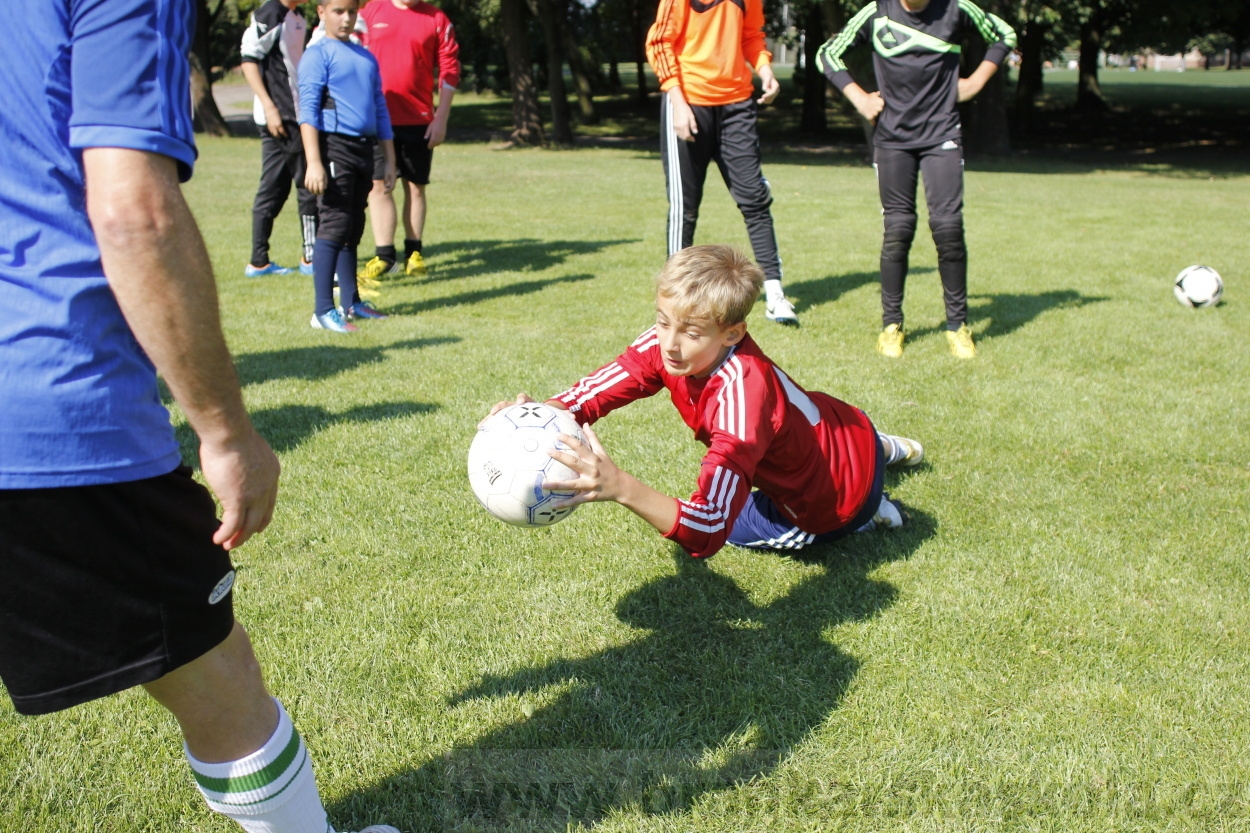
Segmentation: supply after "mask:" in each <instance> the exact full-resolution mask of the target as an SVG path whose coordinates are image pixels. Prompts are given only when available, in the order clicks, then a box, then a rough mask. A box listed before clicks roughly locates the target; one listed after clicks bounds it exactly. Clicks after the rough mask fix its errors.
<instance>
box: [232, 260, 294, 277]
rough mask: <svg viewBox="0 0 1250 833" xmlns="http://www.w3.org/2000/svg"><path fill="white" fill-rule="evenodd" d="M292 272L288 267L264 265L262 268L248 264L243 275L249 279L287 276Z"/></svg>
mask: <svg viewBox="0 0 1250 833" xmlns="http://www.w3.org/2000/svg"><path fill="white" fill-rule="evenodd" d="M294 271H295V270H294V269H292V268H291V267H290V266H279V265H278V264H276V263H266V264H265V265H264V266H253V265H252V264H250V263H249V264H248V265H247V268H246V269H244V270H243V274H244V275H246V276H247V277H249V278H263V277H267V276H268V275H289V274H291V273H292V272H294Z"/></svg>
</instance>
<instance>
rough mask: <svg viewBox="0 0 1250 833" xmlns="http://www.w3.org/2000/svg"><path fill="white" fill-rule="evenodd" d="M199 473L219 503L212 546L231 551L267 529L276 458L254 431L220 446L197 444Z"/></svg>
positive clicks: (273, 498)
mask: <svg viewBox="0 0 1250 833" xmlns="http://www.w3.org/2000/svg"><path fill="white" fill-rule="evenodd" d="M200 470H201V471H202V472H204V479H205V480H206V481H208V486H209V488H210V489H212V490H213V494H215V495H217V499H218V500H219V501H221V508H222V518H221V526H220V527H218V529H217V532H216V533H215V534H214V535H213V543H214V544H218V545H220V546H222V547H224V548H225V549H228V550H232V549H234V548H235V547H237V546H239V545H241V544H242V543H244V542H245V541H247V539H248V538H251V537H252V535H254V534H255V533H257V532H260V531H261V530H263V529H264V528H265V527H267V526H269V521H270V520H272V519H273V508H274V504H275V503H276V502H277V499H278V475H279V473H280V471H281V467H280V466H279V464H278V458H277V456H275V455H274V453H273V451H272V450H271V449H270V448H269V446H268V445H267V444H266V443H265V441H264V440H263V439H261V436H260V435H259V434H257V433H256V431H255V430H252V431H250V432H248V433H247V434H245V435H243V436H242V437H240V438H238V439H236V440H233V441H230V442H223V443H220V444H218V443H210V442H207V441H205V442H202V443H201V444H200Z"/></svg>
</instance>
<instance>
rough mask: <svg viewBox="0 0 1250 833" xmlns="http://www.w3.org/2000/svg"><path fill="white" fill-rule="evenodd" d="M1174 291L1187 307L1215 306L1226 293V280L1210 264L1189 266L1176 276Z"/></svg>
mask: <svg viewBox="0 0 1250 833" xmlns="http://www.w3.org/2000/svg"><path fill="white" fill-rule="evenodd" d="M1172 292H1173V293H1174V294H1175V295H1176V300H1178V301H1180V302H1181V303H1182V304H1184V305H1185V306H1187V307H1213V306H1215V305H1216V304H1218V303H1219V302H1220V296H1221V295H1223V294H1224V281H1222V280H1221V279H1220V273H1219V272H1217V271H1215V270H1214V269H1212V268H1211V267H1210V266H1188V267H1186V268H1184V269H1182V270H1181V273H1180V274H1179V275H1177V276H1176V283H1175V284H1173V286H1172Z"/></svg>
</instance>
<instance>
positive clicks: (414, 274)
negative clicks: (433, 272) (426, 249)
mask: <svg viewBox="0 0 1250 833" xmlns="http://www.w3.org/2000/svg"><path fill="white" fill-rule="evenodd" d="M404 272H405V273H406V274H407V275H408V277H410V278H424V277H426V276H427V275H429V274H430V270H429V269H426V268H425V261H424V260H423V259H422V258H421V253H420V252H413V253H412V257H410V258H408V266H407V267H406V268H405V269H404Z"/></svg>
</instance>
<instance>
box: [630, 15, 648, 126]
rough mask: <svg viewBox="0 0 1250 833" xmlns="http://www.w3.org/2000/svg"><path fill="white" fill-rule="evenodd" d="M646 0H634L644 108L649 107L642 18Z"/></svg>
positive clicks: (637, 61) (640, 96) (640, 95)
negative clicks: (643, 5)
mask: <svg viewBox="0 0 1250 833" xmlns="http://www.w3.org/2000/svg"><path fill="white" fill-rule="evenodd" d="M643 2H644V0H634V15H633V17H634V20H633V23H634V48H635V49H636V50H637V51H636V52H635V53H634V55H635V57H634V67H635V68H636V69H637V72H638V106H639V107H640V108H642V109H644V110H645V109H646V107H647V75H646V73H645V72H644V71H643V70H644V69H645V67H646V66H647V44H646V38H647V28H648V27H647V26H646V25H644V23H643V19H642V4H643Z"/></svg>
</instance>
